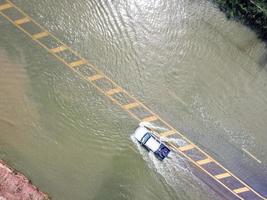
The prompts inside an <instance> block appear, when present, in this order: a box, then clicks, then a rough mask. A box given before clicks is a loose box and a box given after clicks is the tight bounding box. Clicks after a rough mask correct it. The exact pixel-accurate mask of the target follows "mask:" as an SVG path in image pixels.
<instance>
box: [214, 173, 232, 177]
mask: <svg viewBox="0 0 267 200" xmlns="http://www.w3.org/2000/svg"><path fill="white" fill-rule="evenodd" d="M230 176H231V174H229V173H227V172H225V173H222V174H218V175H216V176H215V178H217V179H223V178H227V177H230Z"/></svg>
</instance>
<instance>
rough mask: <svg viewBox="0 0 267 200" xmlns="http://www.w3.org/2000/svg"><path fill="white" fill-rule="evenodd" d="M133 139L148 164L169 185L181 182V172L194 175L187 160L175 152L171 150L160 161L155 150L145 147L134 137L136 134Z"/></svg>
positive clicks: (132, 136)
mask: <svg viewBox="0 0 267 200" xmlns="http://www.w3.org/2000/svg"><path fill="white" fill-rule="evenodd" d="M131 139H132V141H133V142H134V143H135V144H136V146H137V148H138V150H139V152H140V154H141V155H142V157H143V159H144V160H145V161H146V162H147V163H148V166H149V167H150V168H152V169H154V170H155V171H156V172H158V173H159V174H161V175H162V176H163V178H164V179H165V180H166V182H167V183H168V184H169V185H176V184H179V182H180V181H181V179H180V177H179V174H181V173H182V174H188V175H190V176H192V175H193V174H192V173H191V171H190V166H189V165H188V163H187V161H186V160H185V159H184V158H182V157H181V156H179V155H178V154H176V153H175V152H170V154H169V155H168V158H166V159H164V160H163V161H160V160H158V159H157V158H156V156H155V155H154V154H153V152H148V151H147V150H146V149H145V148H143V147H142V146H141V145H140V144H139V143H138V141H137V140H136V139H135V138H134V135H131Z"/></svg>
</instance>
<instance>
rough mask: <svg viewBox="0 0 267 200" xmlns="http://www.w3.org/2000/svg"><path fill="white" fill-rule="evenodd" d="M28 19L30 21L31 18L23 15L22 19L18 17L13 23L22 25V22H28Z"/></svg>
mask: <svg viewBox="0 0 267 200" xmlns="http://www.w3.org/2000/svg"><path fill="white" fill-rule="evenodd" d="M30 21H31V20H30V19H29V18H28V17H24V18H22V19H18V20H16V21H15V23H16V24H17V25H22V24H25V23H27V22H30Z"/></svg>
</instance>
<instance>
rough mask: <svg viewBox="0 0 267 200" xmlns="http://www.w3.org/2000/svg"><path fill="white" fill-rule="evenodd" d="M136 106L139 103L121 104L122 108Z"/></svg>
mask: <svg viewBox="0 0 267 200" xmlns="http://www.w3.org/2000/svg"><path fill="white" fill-rule="evenodd" d="M137 106H139V103H137V102H133V103H129V104H126V105H123V106H122V108H124V109H126V110H128V109H132V108H135V107H137Z"/></svg>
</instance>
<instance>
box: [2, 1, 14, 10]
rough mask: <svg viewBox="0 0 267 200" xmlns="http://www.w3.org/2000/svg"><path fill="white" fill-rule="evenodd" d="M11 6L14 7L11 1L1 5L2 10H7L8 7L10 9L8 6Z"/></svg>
mask: <svg viewBox="0 0 267 200" xmlns="http://www.w3.org/2000/svg"><path fill="white" fill-rule="evenodd" d="M11 7H12V5H11V4H9V3H5V4H3V5H0V11H2V10H6V9H8V8H11Z"/></svg>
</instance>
